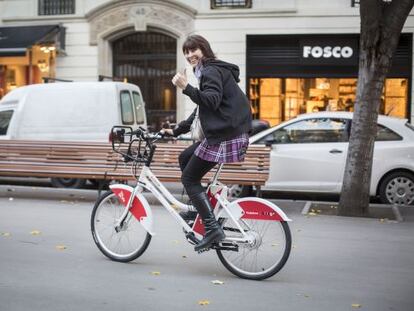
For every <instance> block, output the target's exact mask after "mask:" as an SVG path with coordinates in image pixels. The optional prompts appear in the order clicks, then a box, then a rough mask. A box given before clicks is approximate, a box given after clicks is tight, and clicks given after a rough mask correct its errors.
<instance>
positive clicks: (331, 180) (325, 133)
mask: <svg viewBox="0 0 414 311" xmlns="http://www.w3.org/2000/svg"><path fill="white" fill-rule="evenodd" d="M351 126H352V113H351V112H318V113H311V114H303V115H300V116H298V117H296V118H294V119H291V120H289V121H287V122H284V123H282V124H279V125H277V126H275V127H272V128H270V129H268V130H265V131H263V132H260V133H258V134H256V135H254V136H252V137H251V138H250V143H251V144H266V145H269V146H271V148H272V149H271V154H270V174H269V179H268V181H267V182H266V184H265V186H264V187H262V189H263V190H270V191H278V192H289V193H292V192H300V193H332V194H339V193H340V192H341V188H342V181H343V176H344V169H345V162H346V156H347V152H348V142H349V136H350V129H351ZM250 191H251V189H250V188H248V187H243V186H238V185H235V186H233V187H232V189H231V192H232V195H233V196H243V195H247V194H249V192H250ZM370 195H371V196H378V197H379V198H380V200H381V202H383V203H396V204H404V205H410V204H414V127H413V125H411V124H410V123H408V121H407V120H406V119H398V118H393V117H387V116H383V115H380V116H379V117H378V125H377V137H376V141H375V147H374V158H373V166H372V175H371V185H370Z"/></svg>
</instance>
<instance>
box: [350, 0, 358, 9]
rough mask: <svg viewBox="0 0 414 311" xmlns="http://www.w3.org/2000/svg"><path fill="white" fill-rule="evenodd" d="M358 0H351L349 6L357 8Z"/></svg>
mask: <svg viewBox="0 0 414 311" xmlns="http://www.w3.org/2000/svg"><path fill="white" fill-rule="evenodd" d="M359 1H360V0H351V7H353V8H358V7H359Z"/></svg>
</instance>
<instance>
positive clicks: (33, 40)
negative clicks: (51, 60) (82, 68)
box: [0, 25, 65, 57]
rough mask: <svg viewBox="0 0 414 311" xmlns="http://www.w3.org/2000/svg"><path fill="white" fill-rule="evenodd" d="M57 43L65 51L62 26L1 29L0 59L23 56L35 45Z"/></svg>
mask: <svg viewBox="0 0 414 311" xmlns="http://www.w3.org/2000/svg"><path fill="white" fill-rule="evenodd" d="M42 43H55V44H57V45H58V48H59V49H60V50H63V49H64V43H65V29H64V28H63V27H62V26H60V25H41V26H13V27H0V57H1V56H23V55H25V54H26V49H27V48H29V47H31V46H32V45H34V44H42Z"/></svg>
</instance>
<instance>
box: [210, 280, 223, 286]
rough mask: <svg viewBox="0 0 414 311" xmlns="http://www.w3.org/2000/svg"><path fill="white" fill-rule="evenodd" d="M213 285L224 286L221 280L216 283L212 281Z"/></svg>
mask: <svg viewBox="0 0 414 311" xmlns="http://www.w3.org/2000/svg"><path fill="white" fill-rule="evenodd" d="M211 283H213V284H214V285H223V284H224V282H223V281H220V280H214V281H211Z"/></svg>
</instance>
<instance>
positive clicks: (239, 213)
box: [110, 164, 290, 243]
mask: <svg viewBox="0 0 414 311" xmlns="http://www.w3.org/2000/svg"><path fill="white" fill-rule="evenodd" d="M222 166H223V165H222V164H221V165H220V166H219V168H218V169H217V171H216V174H215V176H214V178H213V181H212V183H211V184H210V186H209V189H208V194H209V196H210V199H211V201H212V205H213V208H214V210H215V212H216V215H217V217H218V218H229V219H231V220H232V221H233V222H234V224H235V225H236V226H237V228H238V230H239V231H240V233H241V234H242V237H239V238H237V237H226V238H225V240H224V242H238V243H252V242H253V240H254V238H253V237H251V236H250V235H249V234H248V233H246V230H245V229H243V228H242V226H241V225H240V223H239V221H243V220H242V219H241V218H250V219H269V220H276V221H281V220H285V221H290V219H289V218H288V217H287V216H286V215H285V214H284V213H283V211H281V210H280V209H279V208H278V207H277V206H270V203H269V202H267V201H265V200H262V199H259V198H249V201H248V202H247V203H249V202H252V200H253V201H255V202H256V204H255V206H258V207H259V208H261V210H257V208H256V207H255V210H254V211H253V212H250V211H249V206H248V204H247V205H246V202H245V201H246V200H244V199H238V200H236V201H233V202H229V201H228V200H227V187H226V186H225V185H223V184H221V183H220V182H218V175H219V174H220V171H221V169H222ZM110 188H111V190H112V191H113V192H114V193H115V194H116V195H117V196H118V198H119V199H120V200H121V202H122V203H123V204H124V205H125V206H126V208H125V210H124V212H123V214H122V215H121V217H120V218H119V219H118V221H117V223H116V228H122V224H123V222H124V221H125V220H126V218H127V217H128V215H129V212H130V211H131V214H133V215H134V216H135V217H136V218H137V219H138V220H139V221H140V222H141V223H142V225H143V227H144V228H145V229H146V230H147V232H149V233H150V234H151V235H155V232H154V230H153V218H152V212H151V208H150V206H149V204H148V202H147V200H146V199H145V197H144V196H143V195H142V192H143V190H144V189H146V190H148V191H149V192H151V193H152V194H154V196H155V197H156V198H157V199H158V201H159V202H160V203H161V204H162V206H163V207H164V208H166V209H167V211H168V212H169V213H170V214H171V215H172V216H173V218H174V219H175V220H176V221H177V223H178V224H179V225H180V226H181V227H182V228H183V229H184V231H185V232H186V234H187V235H188V234H194V236H195V237H196V238H197V239H200V238H202V236H203V233H204V226H203V225H202V222H201V219H200V217H199V216H197V218H196V220H195V222H194V225H193V227H190V226H189V225H188V224H187V223H186V222H185V221H184V220H183V219H182V218H181V216H180V215H179V214H178V212H177V211H176V209H177V208H178V209H180V210H188V209H189V208H190V205H187V204H184V203H182V202H180V201H178V200H177V199H176V198H175V197H174V196H173V195H172V194H171V193H170V192H169V191H168V189H167V188H165V187H164V185H163V184H162V183H161V182H160V181H159V180H158V178H157V177H156V176H155V175H154V174H153V172H152V171H151V169H150V167H149V166H147V165H144V166H143V167H142V170H141V173H140V176H139V178H138V184H137V185H136V186H135V187H131V186H128V185H124V184H115V185H111V186H110ZM213 192H215V193H214V194H213ZM244 205H246V206H244ZM250 205H251V204H250ZM260 205H262V207H260ZM275 215H277V217H275ZM243 223H244V225H245V226H246V228H247V229H249V227H248V226H247V224H246V223H245V222H243Z"/></svg>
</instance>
